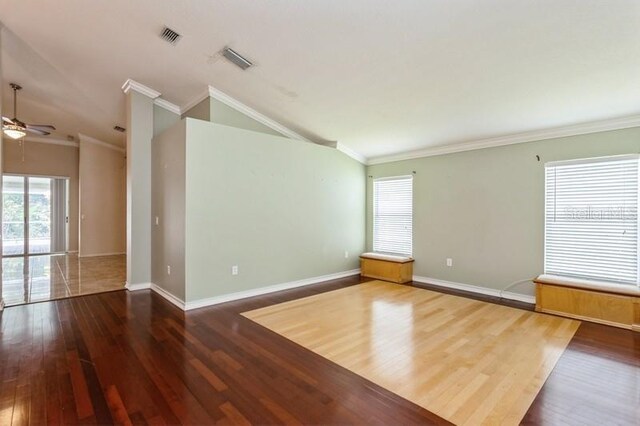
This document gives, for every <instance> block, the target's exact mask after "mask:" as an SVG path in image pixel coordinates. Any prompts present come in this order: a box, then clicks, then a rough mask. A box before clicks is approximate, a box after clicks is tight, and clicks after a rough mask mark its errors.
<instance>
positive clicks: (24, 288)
mask: <svg viewBox="0 0 640 426" xmlns="http://www.w3.org/2000/svg"><path fill="white" fill-rule="evenodd" d="M125 276H126V257H125V255H117V256H100V257H85V258H78V256H77V255H75V254H57V255H43V256H21V257H5V258H3V259H2V298H3V299H4V302H5V305H6V306H12V305H21V304H23V303H32V302H41V301H44V300H52V299H61V298H65V297H69V296H79V295H83V294H91V293H101V292H104V291H112V290H120V289H124V284H125Z"/></svg>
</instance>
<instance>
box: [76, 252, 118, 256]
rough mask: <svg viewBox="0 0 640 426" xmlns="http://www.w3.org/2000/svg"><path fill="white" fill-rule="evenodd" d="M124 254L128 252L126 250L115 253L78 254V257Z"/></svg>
mask: <svg viewBox="0 0 640 426" xmlns="http://www.w3.org/2000/svg"><path fill="white" fill-rule="evenodd" d="M123 254H127V253H126V252H124V251H119V252H114V253H95V254H78V257H100V256H120V255H123Z"/></svg>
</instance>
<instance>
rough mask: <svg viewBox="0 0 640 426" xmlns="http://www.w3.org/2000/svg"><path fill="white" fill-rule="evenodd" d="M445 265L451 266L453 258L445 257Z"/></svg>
mask: <svg viewBox="0 0 640 426" xmlns="http://www.w3.org/2000/svg"><path fill="white" fill-rule="evenodd" d="M447 266H453V259H452V258H450V257H448V258H447Z"/></svg>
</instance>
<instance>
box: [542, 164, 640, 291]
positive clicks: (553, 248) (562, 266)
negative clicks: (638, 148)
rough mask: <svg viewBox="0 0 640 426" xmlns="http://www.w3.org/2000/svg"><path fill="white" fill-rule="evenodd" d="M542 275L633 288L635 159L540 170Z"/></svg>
mask: <svg viewBox="0 0 640 426" xmlns="http://www.w3.org/2000/svg"><path fill="white" fill-rule="evenodd" d="M545 185H546V191H545V254H544V263H545V265H544V268H545V273H546V274H553V275H561V276H568V277H579V278H586V279H592V280H599V281H611V282H616V283H624V284H635V285H637V284H638V278H639V277H638V156H636V155H632V156H616V157H606V158H596V159H588V160H576V161H564V162H553V163H548V164H546V165H545Z"/></svg>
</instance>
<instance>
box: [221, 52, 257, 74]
mask: <svg viewBox="0 0 640 426" xmlns="http://www.w3.org/2000/svg"><path fill="white" fill-rule="evenodd" d="M222 56H224V57H225V58H227V59H228V60H230V61H231V62H233V63H234V64H236V65H237V66H239V67H240V68H242V69H243V70H246V69H247V68H249V67H250V66H251V65H253V64H252V63H251V61H249V60H248V59H245V58H243V57H242V56H240V54H239V53H238V52H236V51H235V50H233V49H232V48H230V47H225V48H224V49H223V50H222Z"/></svg>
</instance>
